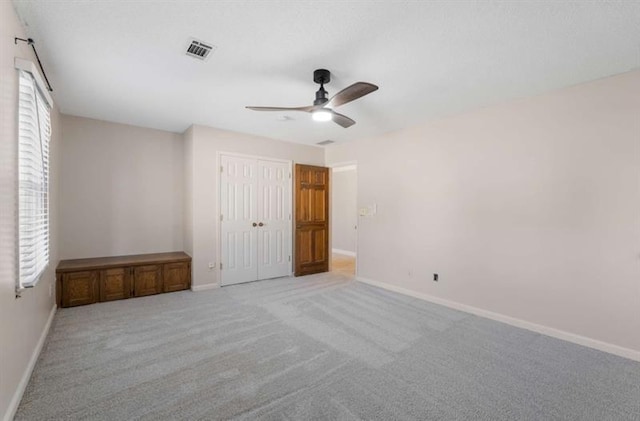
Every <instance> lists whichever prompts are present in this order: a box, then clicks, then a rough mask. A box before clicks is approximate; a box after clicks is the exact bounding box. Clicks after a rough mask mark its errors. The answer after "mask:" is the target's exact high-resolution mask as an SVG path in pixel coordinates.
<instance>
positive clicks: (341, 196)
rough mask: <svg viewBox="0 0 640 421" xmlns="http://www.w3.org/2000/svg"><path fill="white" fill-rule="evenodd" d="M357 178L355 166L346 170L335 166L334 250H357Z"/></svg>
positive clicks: (332, 198)
mask: <svg viewBox="0 0 640 421" xmlns="http://www.w3.org/2000/svg"><path fill="white" fill-rule="evenodd" d="M350 167H353V166H350ZM357 180H358V177H357V172H356V169H355V168H352V169H350V170H346V171H343V170H342V168H334V169H333V170H332V172H331V247H332V248H333V249H334V250H339V251H348V252H352V253H355V251H356V229H355V226H356V225H357V224H358V213H357V212H358V210H357V194H358V192H357V189H356V183H357Z"/></svg>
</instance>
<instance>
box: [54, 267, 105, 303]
mask: <svg viewBox="0 0 640 421" xmlns="http://www.w3.org/2000/svg"><path fill="white" fill-rule="evenodd" d="M96 302H98V272H96V271H93V270H92V271H83V272H70V273H65V274H63V275H62V307H73V306H81V305H85V304H93V303H96Z"/></svg>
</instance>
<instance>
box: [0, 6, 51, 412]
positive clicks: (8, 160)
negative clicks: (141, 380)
mask: <svg viewBox="0 0 640 421" xmlns="http://www.w3.org/2000/svg"><path fill="white" fill-rule="evenodd" d="M0 33H1V34H2V36H1V37H0V109H1V110H2V111H1V113H0V206H1V207H2V211H1V213H0V419H7V418H9V417H11V416H12V413H13V411H15V409H16V408H17V404H18V401H17V399H18V398H19V397H20V392H21V390H20V389H21V387H24V386H25V385H26V384H25V383H21V381H23V379H25V375H26V374H28V368H29V364H30V360H31V359H32V357H33V354H34V351H35V350H36V349H37V346H38V343H39V340H40V339H41V337H42V334H43V332H44V330H45V328H46V325H47V321H48V320H49V316H50V315H51V314H52V311H53V309H54V306H55V304H54V298H53V297H54V292H55V291H54V290H53V289H52V287H53V286H54V279H55V275H54V269H55V266H56V265H57V263H58V247H57V245H58V214H59V212H58V204H59V200H58V198H59V194H58V190H59V189H58V187H59V169H60V165H59V163H60V117H59V113H58V110H57V109H55V108H54V110H53V112H52V130H53V134H52V139H51V151H50V153H51V157H50V158H51V161H50V164H51V169H50V176H51V179H50V200H51V205H50V212H51V216H50V218H51V219H50V225H51V233H50V234H51V237H50V247H51V250H50V264H49V267H48V268H47V269H46V271H45V273H44V275H43V277H42V279H41V280H40V282H39V283H38V284H37V285H36V286H35V287H34V288H31V289H28V290H25V291H23V293H22V298H19V299H16V298H15V284H16V277H17V266H16V262H17V257H16V238H17V226H16V218H17V212H16V211H17V203H18V202H17V200H18V199H17V191H16V189H17V168H16V165H17V154H18V150H17V141H18V131H17V130H18V129H17V121H18V117H17V103H18V78H17V72H16V70H15V69H14V64H13V63H14V57H20V58H24V59H29V60H32V61H34V62H35V58H34V57H33V56H32V53H31V51H30V48H28V47H27V46H26V45H25V44H19V45H15V44H14V42H13V38H14V37H15V36H18V37H22V38H24V37H25V34H24V30H23V28H22V26H21V24H20V23H19V21H18V18H17V16H16V14H15V13H14V10H13V6H12V5H11V2H7V1H3V2H0ZM54 101H55V96H54Z"/></svg>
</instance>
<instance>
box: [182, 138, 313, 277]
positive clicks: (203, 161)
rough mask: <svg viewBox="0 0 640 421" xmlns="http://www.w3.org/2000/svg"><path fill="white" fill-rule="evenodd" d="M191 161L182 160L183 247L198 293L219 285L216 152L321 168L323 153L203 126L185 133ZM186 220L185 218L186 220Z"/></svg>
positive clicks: (218, 172)
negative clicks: (186, 211)
mask: <svg viewBox="0 0 640 421" xmlns="http://www.w3.org/2000/svg"><path fill="white" fill-rule="evenodd" d="M185 137H186V139H187V145H188V147H187V150H188V152H189V155H191V156H190V157H189V156H187V157H186V158H185V162H187V166H188V165H191V166H192V168H190V169H189V168H185V170H186V171H187V172H190V173H191V177H192V180H193V184H192V193H191V198H190V203H191V209H192V216H191V226H187V227H185V233H186V235H185V238H191V240H192V244H188V245H185V248H186V249H189V250H193V255H192V257H193V263H192V271H193V285H194V287H195V288H196V289H197V288H198V287H201V286H203V285H206V286H211V285H217V284H218V273H219V272H218V271H219V268H220V264H219V262H218V261H217V259H218V257H217V252H218V222H219V218H218V209H217V206H218V205H217V203H218V194H219V193H218V182H219V180H218V175H219V174H220V171H219V163H218V162H217V159H218V157H217V155H218V153H219V152H232V153H240V154H246V155H254V156H262V157H267V158H277V159H287V160H292V161H294V163H302V164H311V165H322V164H323V162H324V151H323V150H322V149H321V148H318V147H315V146H307V145H300V144H295V143H289V142H282V141H278V140H273V139H267V138H261V137H256V136H251V135H246V134H241V133H235V132H229V131H225V130H219V129H214V128H210V127H205V126H193V127H191V129H189V130H188V131H187V132H186V133H185ZM187 219H188V218H187ZM209 262H215V263H216V268H215V270H209V269H208V264H209Z"/></svg>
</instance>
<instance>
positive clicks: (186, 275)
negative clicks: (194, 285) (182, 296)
mask: <svg viewBox="0 0 640 421" xmlns="http://www.w3.org/2000/svg"><path fill="white" fill-rule="evenodd" d="M162 278H163V281H164V292H171V291H181V290H183V289H189V286H190V285H191V267H190V265H189V263H188V262H176V263H167V264H165V265H164V266H163V268H162Z"/></svg>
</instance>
